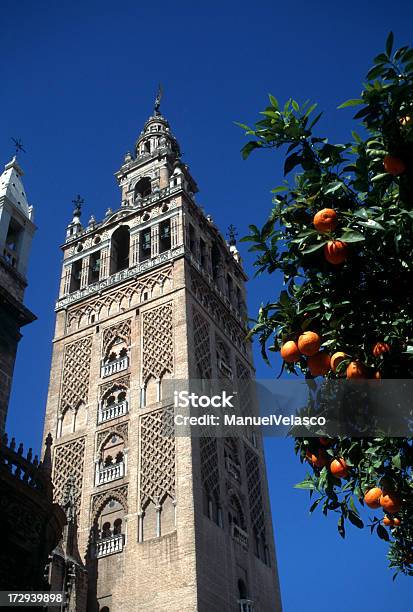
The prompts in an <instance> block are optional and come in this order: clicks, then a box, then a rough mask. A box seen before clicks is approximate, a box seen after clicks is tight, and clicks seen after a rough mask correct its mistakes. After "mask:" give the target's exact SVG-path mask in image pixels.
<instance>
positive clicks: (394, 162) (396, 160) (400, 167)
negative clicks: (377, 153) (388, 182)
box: [383, 155, 406, 176]
mask: <svg viewBox="0 0 413 612" xmlns="http://www.w3.org/2000/svg"><path fill="white" fill-rule="evenodd" d="M383 165H384V169H385V171H386V172H388V173H389V174H392V175H393V176H399V175H400V174H403V172H405V170H406V164H405V163H404V161H403V160H402V159H400V157H394V155H386V156H385V157H384V160H383Z"/></svg>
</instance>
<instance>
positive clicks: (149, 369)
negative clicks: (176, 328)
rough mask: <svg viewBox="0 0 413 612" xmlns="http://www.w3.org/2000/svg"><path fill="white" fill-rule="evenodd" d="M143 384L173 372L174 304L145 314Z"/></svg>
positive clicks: (170, 303) (143, 324)
mask: <svg viewBox="0 0 413 612" xmlns="http://www.w3.org/2000/svg"><path fill="white" fill-rule="evenodd" d="M142 327H143V329H142V336H143V345H142V353H143V355H142V363H143V382H144V383H146V382H147V381H148V380H149V378H151V376H153V378H155V379H160V378H162V376H163V375H164V374H165V373H166V372H170V373H171V372H173V335H172V302H168V303H166V304H162V305H161V306H158V307H157V308H153V309H152V310H147V311H146V312H144V314H143V322H142Z"/></svg>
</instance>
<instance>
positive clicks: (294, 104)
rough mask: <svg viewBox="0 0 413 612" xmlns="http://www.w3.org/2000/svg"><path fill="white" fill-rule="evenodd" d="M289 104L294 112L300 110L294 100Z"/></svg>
mask: <svg viewBox="0 0 413 612" xmlns="http://www.w3.org/2000/svg"><path fill="white" fill-rule="evenodd" d="M291 104H292V105H293V109H294V110H295V112H296V113H298V111H299V110H300V107H299V105H298V103H297V102H296V101H295V100H293V101H292V102H291Z"/></svg>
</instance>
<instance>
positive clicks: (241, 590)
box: [238, 578, 248, 599]
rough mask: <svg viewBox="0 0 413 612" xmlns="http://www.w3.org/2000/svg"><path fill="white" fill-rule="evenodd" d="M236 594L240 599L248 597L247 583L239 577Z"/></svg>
mask: <svg viewBox="0 0 413 612" xmlns="http://www.w3.org/2000/svg"><path fill="white" fill-rule="evenodd" d="M238 594H239V598H240V599H248V591H247V585H246V584H245V582H244V581H243V580H241V578H240V579H239V580H238Z"/></svg>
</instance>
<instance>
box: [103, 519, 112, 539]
mask: <svg viewBox="0 0 413 612" xmlns="http://www.w3.org/2000/svg"><path fill="white" fill-rule="evenodd" d="M111 535H112V532H111V530H110V523H108V522H106V523H103V525H102V538H110V536H111Z"/></svg>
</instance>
